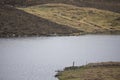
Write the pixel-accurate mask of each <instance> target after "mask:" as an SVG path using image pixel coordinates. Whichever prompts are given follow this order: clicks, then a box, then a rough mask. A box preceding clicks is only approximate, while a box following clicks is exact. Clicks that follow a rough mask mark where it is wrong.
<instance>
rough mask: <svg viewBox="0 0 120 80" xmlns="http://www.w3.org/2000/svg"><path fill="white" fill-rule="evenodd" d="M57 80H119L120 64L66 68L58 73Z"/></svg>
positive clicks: (109, 63) (96, 64)
mask: <svg viewBox="0 0 120 80" xmlns="http://www.w3.org/2000/svg"><path fill="white" fill-rule="evenodd" d="M56 77H57V78H58V79H59V80H119V79H120V62H102V63H90V64H87V65H85V66H80V67H78V66H74V67H66V68H65V69H64V71H60V72H58V74H57V75H56Z"/></svg>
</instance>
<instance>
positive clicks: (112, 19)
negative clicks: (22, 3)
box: [19, 4, 120, 34]
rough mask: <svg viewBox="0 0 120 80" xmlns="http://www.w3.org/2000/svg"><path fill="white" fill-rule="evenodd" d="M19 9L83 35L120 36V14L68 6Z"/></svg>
mask: <svg viewBox="0 0 120 80" xmlns="http://www.w3.org/2000/svg"><path fill="white" fill-rule="evenodd" d="M19 9H20V10H23V11H25V12H28V13H30V14H33V15H36V16H38V17H43V18H45V19H48V20H49V21H52V22H55V23H58V24H61V25H67V26H70V27H71V28H75V29H77V30H79V31H80V33H81V34H88V33H89V34H97V33H103V34H120V23H119V22H120V14H119V13H115V12H110V11H105V10H98V9H94V8H86V7H84V8H83V7H76V6H73V5H67V4H44V5H37V6H31V7H27V8H19Z"/></svg>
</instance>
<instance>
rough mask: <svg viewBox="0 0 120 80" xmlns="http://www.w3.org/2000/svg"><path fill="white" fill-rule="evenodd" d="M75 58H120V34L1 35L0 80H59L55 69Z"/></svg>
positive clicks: (82, 61)
mask: <svg viewBox="0 0 120 80" xmlns="http://www.w3.org/2000/svg"><path fill="white" fill-rule="evenodd" d="M73 61H75V65H84V64H86V63H89V62H102V61H120V36H114V35H112V36H110V35H86V36H78V37H75V36H74V37H73V36H71V37H38V38H34V37H33V38H17V39H2V38H1V39H0V80H57V79H56V78H54V75H55V71H56V70H59V69H63V68H64V67H66V66H71V65H72V62H73Z"/></svg>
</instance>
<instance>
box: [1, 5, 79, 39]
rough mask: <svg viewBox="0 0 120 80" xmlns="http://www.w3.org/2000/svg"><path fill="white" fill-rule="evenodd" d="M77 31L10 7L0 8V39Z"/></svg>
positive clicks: (67, 33)
mask: <svg viewBox="0 0 120 80" xmlns="http://www.w3.org/2000/svg"><path fill="white" fill-rule="evenodd" d="M78 32H79V30H77V29H73V28H71V27H68V26H64V25H60V24H57V23H54V22H51V21H49V20H46V19H43V18H41V17H37V16H34V15H32V14H29V13H26V12H24V11H21V10H18V9H15V8H14V7H11V6H0V37H18V36H42V35H43V36H44V35H45V36H47V35H48V36H49V35H71V34H73V33H78Z"/></svg>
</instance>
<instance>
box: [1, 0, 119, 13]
mask: <svg viewBox="0 0 120 80" xmlns="http://www.w3.org/2000/svg"><path fill="white" fill-rule="evenodd" d="M46 3H64V4H71V5H76V6H80V7H91V8H98V9H103V10H109V11H113V12H118V13H120V0H0V4H9V5H13V6H32V5H40V4H46Z"/></svg>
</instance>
